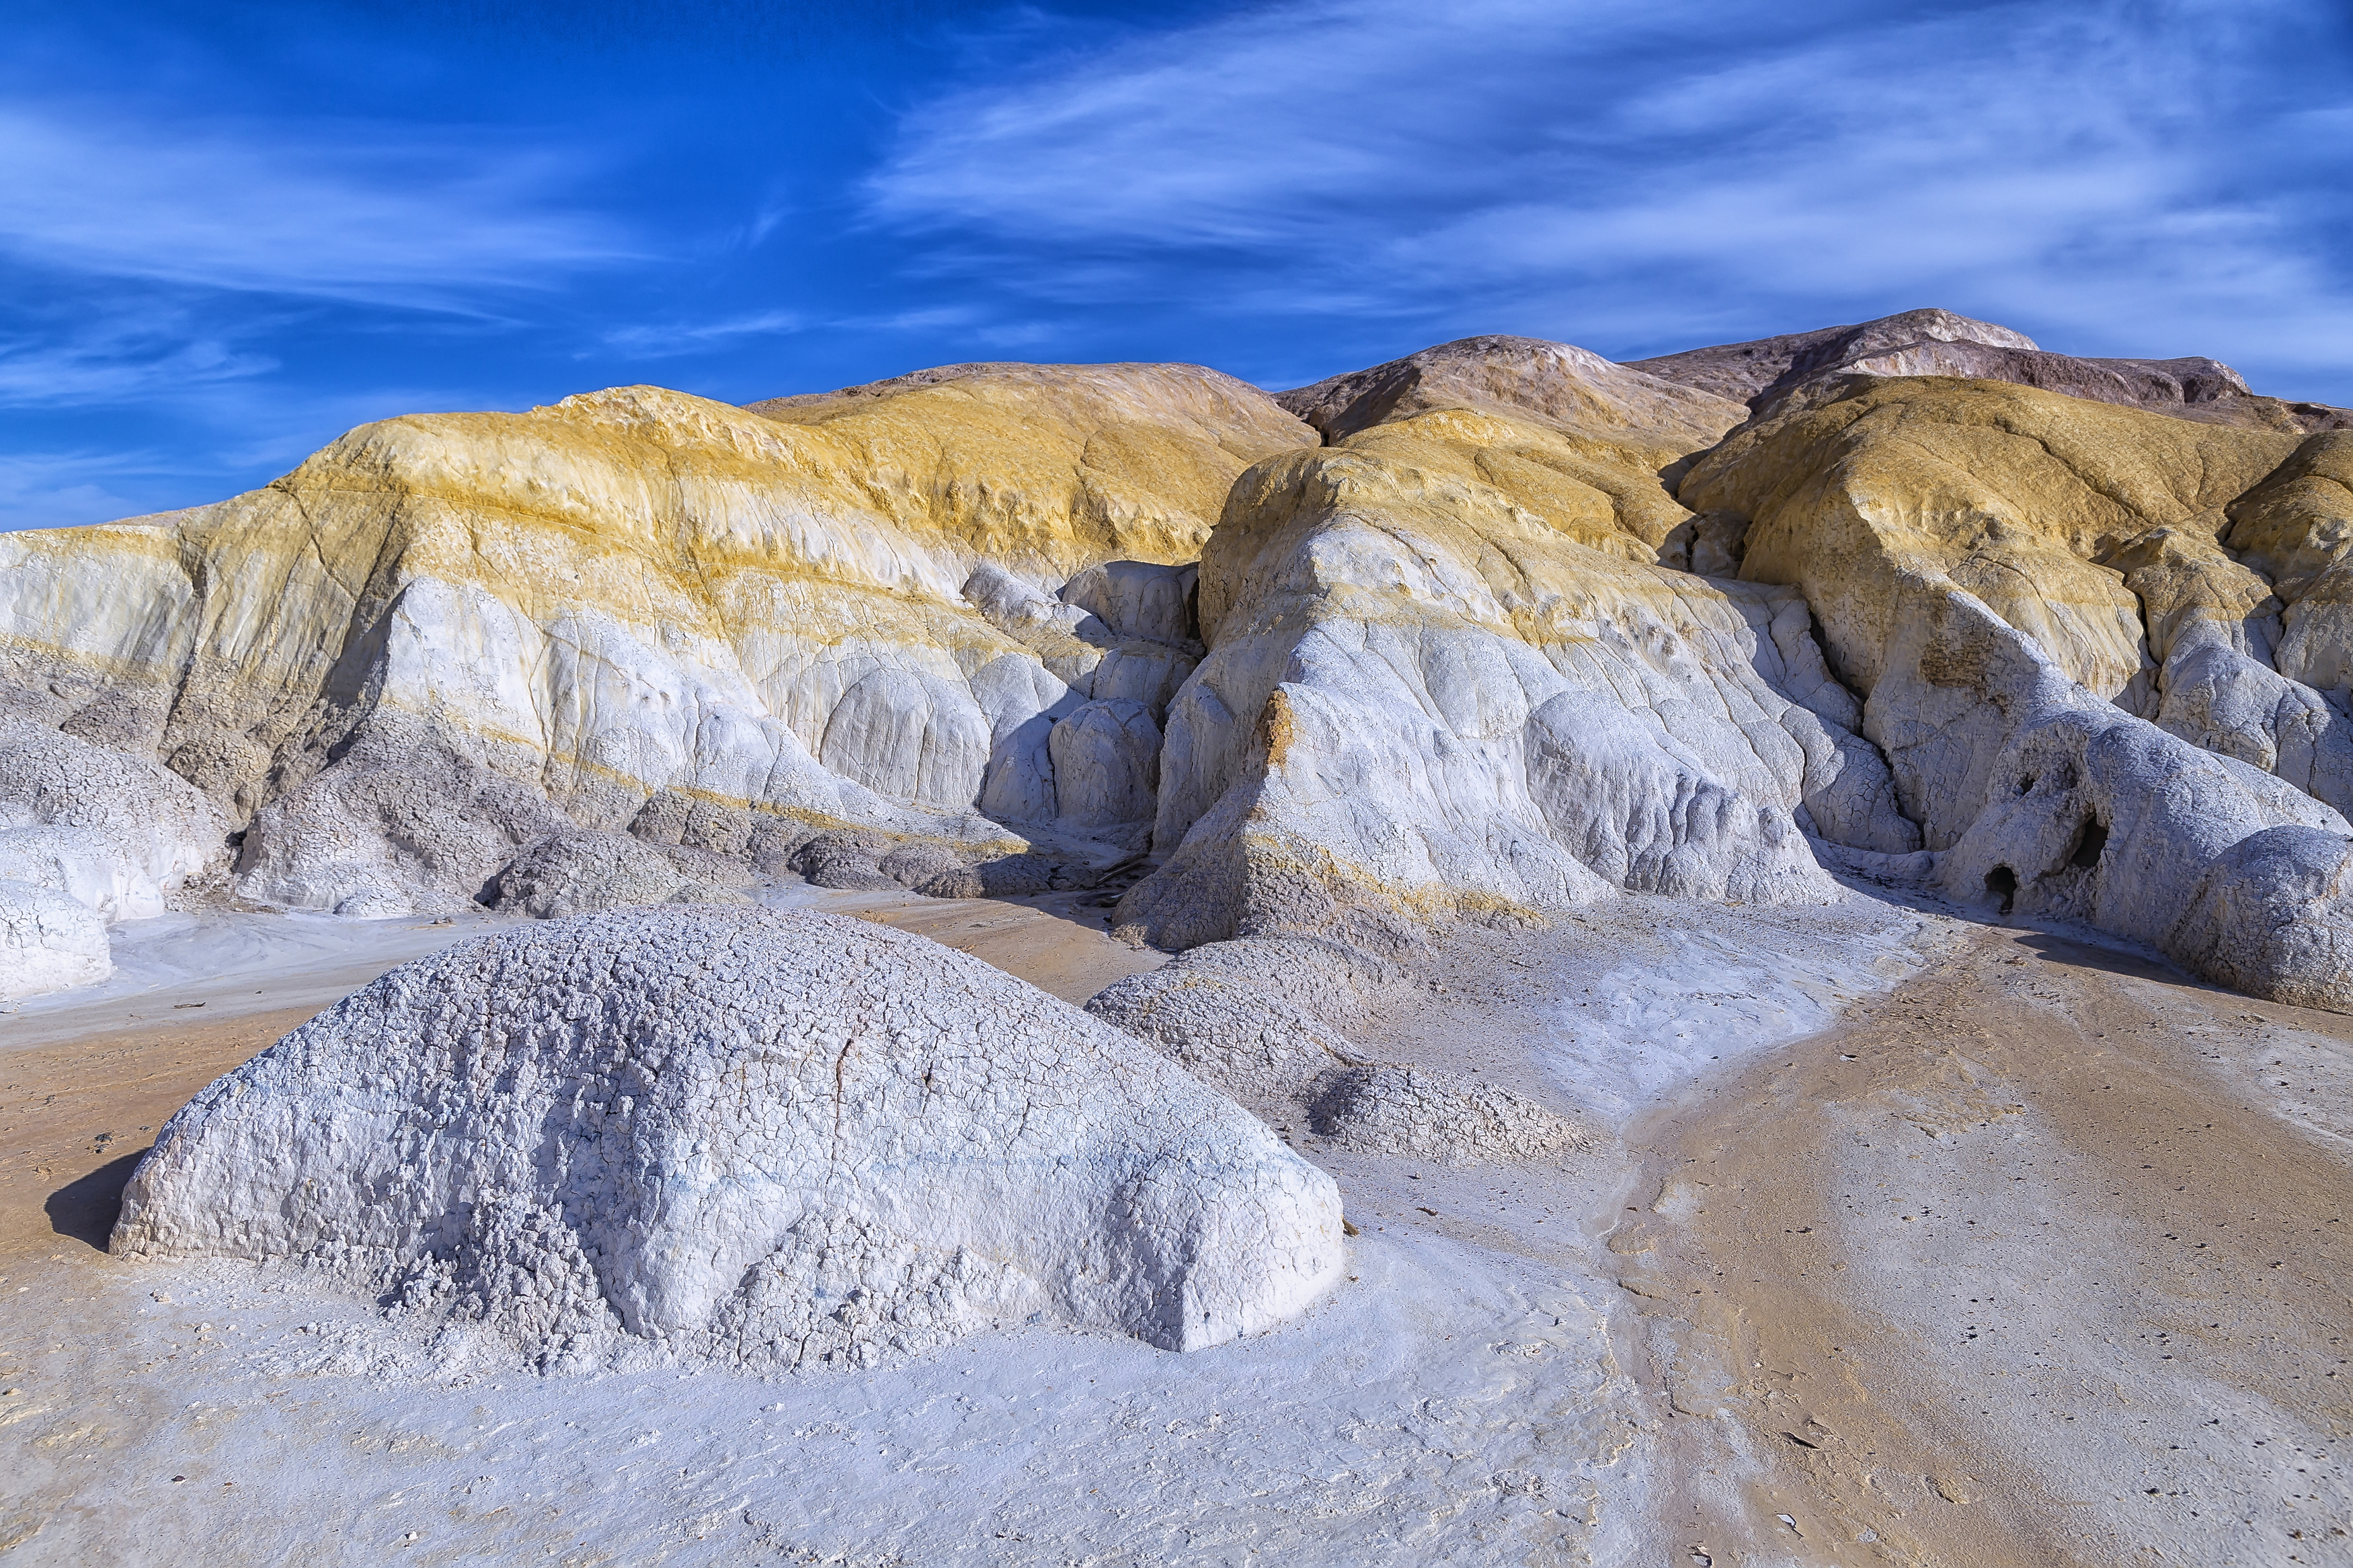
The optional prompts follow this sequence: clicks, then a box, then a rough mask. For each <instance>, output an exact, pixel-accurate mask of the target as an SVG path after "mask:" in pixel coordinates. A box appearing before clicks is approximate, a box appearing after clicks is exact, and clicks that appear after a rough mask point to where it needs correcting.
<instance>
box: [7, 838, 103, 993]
mask: <svg viewBox="0 0 2353 1568" xmlns="http://www.w3.org/2000/svg"><path fill="white" fill-rule="evenodd" d="M111 973H114V956H113V954H112V952H111V951H110V950H109V949H108V946H107V941H106V919H105V917H104V916H102V915H100V913H99V912H98V911H97V910H93V909H91V908H90V906H89V905H88V904H86V903H83V902H82V901H81V900H79V899H77V898H75V897H73V896H72V895H71V894H69V893H66V892H61V891H59V890H58V889H55V888H50V887H43V886H39V885H37V884H35V883H31V882H24V881H17V880H15V879H13V878H12V877H11V876H10V875H9V868H8V867H7V866H6V865H5V863H0V1002H18V1001H22V1000H23V999H24V998H26V997H27V996H38V995H40V994H43V993H44V992H48V991H62V990H64V989H66V988H67V987H68V986H69V985H90V984H95V983H97V982H98V981H100V980H103V979H105V978H106V977H107V976H108V975H110V974H111Z"/></svg>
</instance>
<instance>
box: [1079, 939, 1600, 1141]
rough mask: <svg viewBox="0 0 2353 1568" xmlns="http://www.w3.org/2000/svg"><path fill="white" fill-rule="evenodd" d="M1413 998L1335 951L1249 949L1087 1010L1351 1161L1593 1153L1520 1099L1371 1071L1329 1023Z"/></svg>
mask: <svg viewBox="0 0 2353 1568" xmlns="http://www.w3.org/2000/svg"><path fill="white" fill-rule="evenodd" d="M1415 990H1419V986H1418V985H1417V984H1415V983H1414V982H1413V981H1411V980H1410V979H1409V977H1408V976H1407V975H1406V974H1405V973H1403V972H1402V971H1399V970H1398V969H1396V968H1395V967H1394V966H1392V965H1389V964H1387V963H1382V962H1381V961H1380V960H1378V959H1377V958H1374V957H1372V956H1370V955H1368V954H1366V953H1362V952H1356V950H1354V949H1351V948H1349V947H1347V946H1346V945H1345V944H1343V943H1339V942H1320V941H1314V940H1301V939H1295V938H1294V939H1282V938H1276V939H1245V940H1242V941H1238V942H1210V943H1208V944H1207V945H1205V946H1201V947H1197V948H1193V949H1191V950H1190V951H1189V952H1183V953H1179V954H1178V955H1177V956H1176V958H1175V959H1174V960H1172V961H1171V962H1169V963H1166V964H1165V965H1163V966H1162V967H1161V968H1159V969H1155V970H1153V971H1151V972H1149V973H1144V974H1131V975H1129V976H1127V977H1126V978H1125V979H1124V980H1117V981H1113V983H1112V984H1109V985H1107V986H1105V987H1104V988H1103V990H1101V991H1099V992H1097V993H1095V994H1094V995H1093V996H1092V997H1090V998H1088V1001H1087V1011H1088V1012H1090V1013H1092V1014H1093V1015H1094V1016H1096V1017H1099V1018H1102V1019H1103V1020H1104V1021H1105V1022H1107V1023H1112V1024H1116V1025H1117V1026H1120V1027H1121V1028H1123V1029H1125V1030H1126V1031H1127V1032H1128V1033H1129V1034H1132V1035H1134V1037H1136V1038H1137V1039H1140V1040H1142V1041H1144V1042H1145V1044H1147V1045H1149V1046H1151V1047H1153V1048H1154V1049H1155V1050H1156V1051H1158V1052H1160V1053H1161V1054H1162V1055H1163V1056H1166V1057H1167V1058H1169V1059H1170V1060H1172V1061H1175V1062H1176V1063H1178V1064H1179V1065H1180V1066H1182V1067H1183V1068H1185V1069H1186V1070H1187V1072H1189V1073H1191V1074H1192V1075H1193V1076H1194V1077H1196V1078H1198V1079H1200V1080H1201V1081H1203V1082H1204V1083H1208V1084H1211V1085H1214V1086H1215V1087H1217V1088H1218V1089H1222V1090H1224V1091H1225V1092H1226V1093H1228V1094H1229V1095H1231V1096H1233V1097H1234V1098H1235V1099H1236V1100H1240V1102H1241V1103H1243V1104H1244V1105H1247V1106H1249V1107H1250V1108H1251V1109H1252V1110H1256V1111H1257V1112H1258V1113H1259V1114H1260V1115H1261V1117H1263V1118H1264V1119H1265V1120H1267V1121H1270V1122H1271V1123H1273V1124H1275V1125H1276V1126H1277V1127H1278V1128H1281V1127H1287V1126H1289V1125H1291V1124H1293V1123H1294V1122H1300V1123H1303V1124H1304V1125H1305V1126H1306V1127H1307V1128H1308V1129H1309V1130H1310V1131H1314V1133H1315V1134H1317V1135H1318V1136H1319V1137H1323V1138H1326V1139H1329V1140H1330V1141H1331V1142H1334V1143H1335V1144H1337V1145H1338V1146H1340V1147H1342V1148H1345V1149H1350V1150H1354V1151H1356V1152H1359V1153H1370V1154H1401V1155H1410V1156H1413V1157H1414V1158H1417V1159H1423V1160H1430V1161H1435V1162H1438V1163H1442V1164H1450V1165H1473V1164H1481V1163H1488V1162H1491V1161H1511V1160H1527V1159H1534V1158H1537V1157H1539V1156H1543V1155H1548V1154H1556V1153H1560V1152H1565V1151H1568V1150H1576V1149H1584V1148H1588V1147H1590V1146H1591V1142H1592V1141H1591V1139H1590V1138H1588V1136H1587V1135H1586V1133H1585V1132H1584V1131H1583V1130H1582V1129H1581V1128H1579V1127H1578V1126H1577V1124H1576V1123H1575V1122H1574V1121H1570V1120H1569V1119H1568V1118H1567V1117H1564V1116H1561V1115H1560V1114H1558V1113H1557V1112H1556V1111H1554V1110H1549V1109H1547V1108H1546V1107H1545V1106H1542V1105H1539V1104H1537V1103H1536V1102H1535V1100H1530V1099H1528V1098H1527V1097H1526V1096H1525V1095H1522V1094H1515V1093H1514V1092H1513V1091H1511V1090H1510V1089H1504V1088H1501V1087H1500V1086H1495V1085H1490V1084H1484V1083H1480V1082H1477V1081H1475V1080H1473V1079H1467V1078H1465V1077H1463V1076H1462V1075H1461V1074H1460V1073H1453V1072H1448V1071H1444V1070H1442V1069H1438V1068H1410V1067H1406V1066H1403V1065H1400V1064H1398V1063H1392V1062H1382V1061H1378V1060H1376V1059H1374V1058H1371V1057H1369V1056H1367V1055H1366V1054H1365V1053H1364V1052H1363V1051H1361V1050H1359V1049H1358V1048H1357V1047H1356V1045H1354V1044H1353V1043H1352V1042H1350V1040H1349V1039H1348V1038H1347V1037H1345V1035H1342V1034H1341V1033H1340V1032H1339V1030H1337V1029H1336V1028H1335V1027H1334V1026H1332V1024H1331V1022H1330V1021H1329V1020H1330V1019H1331V1018H1333V1017H1348V1018H1352V1019H1359V1018H1362V1017H1364V1016H1366V1013H1367V1011H1368V1007H1367V1005H1368V1004H1372V1005H1374V1006H1377V1005H1378V1001H1379V1000H1382V999H1386V1000H1388V1001H1389V1002H1391V1003H1392V1004H1394V1003H1395V1002H1396V1001H1397V1000H1398V999H1399V997H1400V994H1402V993H1405V992H1409V991H1415ZM1385 993H1386V997H1384V994H1385ZM1309 1006H1313V1007H1314V1008H1316V1009H1317V1010H1318V1011H1316V1012H1310V1011H1308V1010H1307V1009H1308V1007H1309Z"/></svg>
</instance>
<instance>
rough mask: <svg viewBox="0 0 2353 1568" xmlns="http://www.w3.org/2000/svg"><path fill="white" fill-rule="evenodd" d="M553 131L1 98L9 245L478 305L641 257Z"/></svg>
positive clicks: (328, 289)
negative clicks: (163, 115) (542, 141)
mask: <svg viewBox="0 0 2353 1568" xmlns="http://www.w3.org/2000/svg"><path fill="white" fill-rule="evenodd" d="M588 173H589V171H588V170H587V168H586V166H585V164H584V163H582V162H581V161H579V160H576V159H571V158H567V157H565V156H564V155H562V154H560V153H554V152H551V151H549V150H547V149H544V148H530V147H522V146H510V147H506V148H501V147H499V146H497V145H496V144H491V145H485V144H484V142H483V141H482V139H481V138H479V137H476V138H463V137H461V136H460V135H459V134H458V133H456V132H454V131H451V130H440V131H438V132H427V133H423V134H420V133H419V132H418V130H417V128H416V127H413V126H402V127H378V126H371V125H367V124H361V123H336V122H325V123H311V124H304V125H299V126H298V125H290V124H286V123H284V122H279V123H273V124H268V125H247V124H241V123H239V122H237V121H233V120H224V121H180V122H158V121H144V120H141V119H138V118H136V117H134V116H131V115H127V114H124V113H122V112H121V111H119V110H114V109H112V108H111V106H107V105H92V104H87V103H84V104H72V105H67V104H53V103H51V104H45V103H32V104H18V105H15V106H11V107H7V108H5V109H0V252H5V253H6V254H8V255H10V256H12V257H13V258H15V259H16V261H17V262H18V263H19V264H21V265H27V266H33V267H37V268H41V269H43V270H45V271H47V272H50V273H52V274H61V275H77V274H79V275H82V276H87V277H98V278H114V279H140V280H142V281H145V282H149V283H154V284H164V285H172V286H176V287H180V288H184V289H220V290H237V291H242V292H250V293H262V294H274V295H281V296H287V297H291V298H299V299H311V300H339V301H346V302H355V303H362V304H369V305H390V306H396V307H403V308H410V309H421V310H441V311H459V312H472V311H479V310H482V309H483V308H484V306H483V304H482V296H483V294H484V293H485V292H486V291H487V292H491V293H496V292H499V291H506V290H529V289H536V288H541V287H544V286H546V285H548V284H549V283H551V282H553V281H554V280H555V279H558V278H561V277H563V276H565V275H567V274H570V273H573V272H576V271H578V270H580V269H583V268H596V267H602V266H607V265H611V264H613V263H616V262H621V261H627V260H631V259H643V258H644V251H643V249H642V247H638V246H637V245H636V244H634V243H633V241H632V240H631V239H630V238H629V237H627V236H626V235H624V234H623V233H622V232H621V230H620V229H619V228H618V227H617V226H616V225H614V224H613V223H612V222H611V221H610V220H609V219H607V218H606V217H604V216H598V215H596V213H594V212H592V211H589V210H586V208H585V207H583V206H580V205H575V200H574V193H575V190H576V188H577V187H578V186H579V184H581V183H582V182H583V181H584V179H585V177H586V174H588Z"/></svg>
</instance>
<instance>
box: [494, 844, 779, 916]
mask: <svg viewBox="0 0 2353 1568" xmlns="http://www.w3.org/2000/svg"><path fill="white" fill-rule="evenodd" d="M712 858H713V859H716V858H717V857H712ZM488 893H489V898H488V902H489V903H490V905H491V908H492V909H495V910H500V911H501V912H502V913H512V914H523V915H529V916H531V917H532V918H533V919H534V920H560V919H563V918H564V917H565V916H567V915H585V914H589V913H593V912H594V911H596V910H616V909H624V908H627V907H628V906H630V905H633V904H669V903H680V904H709V903H727V904H734V903H743V902H744V901H745V900H744V896H743V895H742V894H741V893H738V892H736V891H734V890H733V889H728V888H723V887H716V886H713V885H712V884H710V883H708V882H705V881H703V880H702V879H699V878H697V877H695V876H693V875H691V874H690V873H689V872H688V871H687V870H686V869H685V868H683V867H681V865H680V864H679V863H678V859H677V858H675V857H674V856H671V855H666V854H664V853H662V851H660V850H659V849H657V848H655V847H653V846H652V845H650V844H646V843H642V842H640V841H639V840H638V839H635V838H631V837H628V835H627V834H621V833H583V832H572V833H554V834H550V835H549V836H548V837H545V838H543V839H541V840H540V841H539V842H538V843H536V844H534V845H533V846H532V847H530V848H528V849H526V850H524V851H523V852H522V854H520V855H518V856H516V857H515V858H513V859H512V860H510V861H508V862H507V864H506V865H505V866H504V867H503V868H501V870H500V872H499V874H498V876H497V877H496V878H494V879H492V880H491V886H490V889H488Z"/></svg>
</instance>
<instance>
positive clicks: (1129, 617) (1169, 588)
mask: <svg viewBox="0 0 2353 1568" xmlns="http://www.w3.org/2000/svg"><path fill="white" fill-rule="evenodd" d="M1199 581H1200V570H1199V568H1198V567H1194V566H1158V565H1155V564H1153V563H1151V562H1149V561H1106V562H1103V563H1102V564H1101V565H1097V566H1090V567H1088V568H1087V569H1086V570H1085V571H1083V572H1082V573H1080V574H1078V575H1077V576H1075V577H1073V578H1071V580H1070V581H1069V582H1068V583H1065V584H1062V600H1063V602H1064V603H1065V604H1068V605H1076V606H1077V607H1078V608H1080V609H1082V610H1084V611H1086V612H1087V613H1088V614H1089V615H1092V616H1094V617H1095V618H1096V619H1098V620H1100V621H1102V622H1103V625H1104V626H1108V627H1110V628H1111V633H1112V635H1113V637H1145V638H1149V639H1150V640H1152V641H1154V642H1165V643H1186V642H1191V641H1192V640H1193V639H1194V636H1195V633H1196V629H1197V628H1196V627H1195V626H1194V622H1193V594H1194V589H1195V585H1196V584H1198V582H1199Z"/></svg>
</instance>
